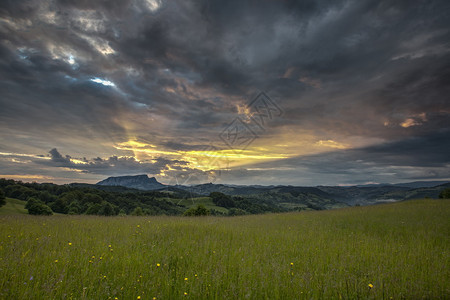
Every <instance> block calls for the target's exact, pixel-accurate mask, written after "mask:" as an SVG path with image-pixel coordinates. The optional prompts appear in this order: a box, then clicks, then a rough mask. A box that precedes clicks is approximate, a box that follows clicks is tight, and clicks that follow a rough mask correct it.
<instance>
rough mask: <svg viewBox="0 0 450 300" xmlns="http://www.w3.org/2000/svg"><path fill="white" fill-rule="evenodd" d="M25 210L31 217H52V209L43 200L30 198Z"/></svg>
mask: <svg viewBox="0 0 450 300" xmlns="http://www.w3.org/2000/svg"><path fill="white" fill-rule="evenodd" d="M25 208H26V209H28V213H29V214H30V215H45V216H49V215H52V214H53V212H52V209H51V208H50V207H48V206H47V205H45V203H44V202H42V201H41V200H38V199H36V198H34V197H30V198H28V201H27V204H26V205H25Z"/></svg>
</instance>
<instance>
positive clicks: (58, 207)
mask: <svg viewBox="0 0 450 300" xmlns="http://www.w3.org/2000/svg"><path fill="white" fill-rule="evenodd" d="M50 208H51V209H52V210H53V211H54V212H57V213H60V214H67V213H68V211H69V208H68V207H67V200H66V198H65V197H59V198H58V199H56V201H55V202H52V203H51V204H50Z"/></svg>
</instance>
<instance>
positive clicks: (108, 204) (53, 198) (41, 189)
mask: <svg viewBox="0 0 450 300" xmlns="http://www.w3.org/2000/svg"><path fill="white" fill-rule="evenodd" d="M0 190H1V191H2V193H4V195H5V196H6V197H10V198H15V199H20V200H24V201H27V206H26V208H27V209H28V210H29V211H30V208H31V211H30V213H31V214H32V213H33V212H35V214H48V213H45V211H47V212H50V213H51V212H56V213H61V214H88V215H105V216H111V215H119V214H124V215H125V214H138V215H162V214H164V215H179V214H182V213H183V211H184V210H185V208H183V207H182V206H179V205H177V204H174V203H172V202H170V201H167V200H165V199H167V198H169V199H170V198H176V197H179V195H177V194H176V193H163V192H156V191H138V190H132V189H126V188H123V189H122V188H120V189H115V190H117V191H107V190H101V189H98V188H94V187H92V186H90V185H86V186H83V185H81V186H78V185H68V184H66V185H56V184H51V183H44V184H40V183H23V182H21V181H14V180H7V179H0ZM113 190H114V189H113ZM163 198H165V199H163ZM46 207H48V208H50V209H51V210H50V211H49V210H48V209H47V208H46Z"/></svg>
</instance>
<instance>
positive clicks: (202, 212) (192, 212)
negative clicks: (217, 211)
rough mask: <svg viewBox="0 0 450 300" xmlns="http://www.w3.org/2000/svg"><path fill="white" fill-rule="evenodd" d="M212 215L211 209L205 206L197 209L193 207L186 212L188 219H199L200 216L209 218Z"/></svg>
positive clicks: (199, 206) (198, 206)
mask: <svg viewBox="0 0 450 300" xmlns="http://www.w3.org/2000/svg"><path fill="white" fill-rule="evenodd" d="M209 214H210V212H209V209H207V208H206V207H205V206H203V205H201V204H199V205H197V207H195V208H194V207H191V208H189V209H188V210H187V211H185V212H184V215H185V216H188V217H199V216H208V215H209Z"/></svg>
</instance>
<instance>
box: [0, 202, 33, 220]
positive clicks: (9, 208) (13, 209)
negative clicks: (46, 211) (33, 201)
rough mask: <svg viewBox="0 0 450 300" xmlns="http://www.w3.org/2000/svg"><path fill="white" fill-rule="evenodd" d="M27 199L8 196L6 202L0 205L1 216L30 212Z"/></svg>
mask: <svg viewBox="0 0 450 300" xmlns="http://www.w3.org/2000/svg"><path fill="white" fill-rule="evenodd" d="M26 203H27V202H26V201H22V200H19V199H13V198H6V204H5V205H4V206H2V207H0V216H2V215H17V214H19V215H20V214H22V215H26V214H28V210H26V209H25V204H26Z"/></svg>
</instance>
